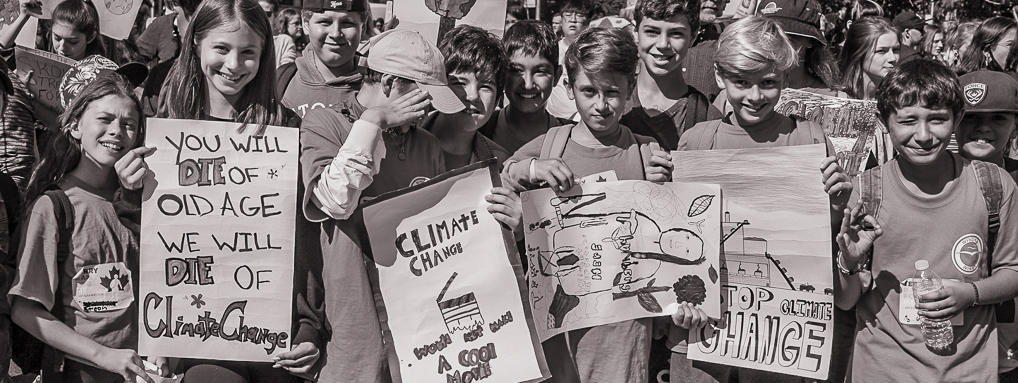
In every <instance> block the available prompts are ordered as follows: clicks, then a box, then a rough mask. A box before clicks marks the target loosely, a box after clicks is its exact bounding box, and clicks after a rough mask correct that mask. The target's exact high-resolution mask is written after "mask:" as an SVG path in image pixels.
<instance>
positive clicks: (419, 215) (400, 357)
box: [364, 161, 550, 383]
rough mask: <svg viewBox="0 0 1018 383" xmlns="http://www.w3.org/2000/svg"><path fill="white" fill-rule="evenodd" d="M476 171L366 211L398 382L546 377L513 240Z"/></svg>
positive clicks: (484, 174) (486, 167)
mask: <svg viewBox="0 0 1018 383" xmlns="http://www.w3.org/2000/svg"><path fill="white" fill-rule="evenodd" d="M495 166H496V164H495V162H494V161H486V162H482V163H477V164H474V165H471V166H468V167H465V168H462V169H459V170H456V171H453V172H449V173H446V174H444V175H442V176H440V177H437V178H434V179H432V180H430V181H427V182H425V183H422V184H419V185H416V186H412V187H410V188H407V189H403V190H399V191H395V192H392V193H389V194H385V195H382V196H380V197H378V198H376V199H374V200H372V201H371V202H370V203H369V204H366V205H364V226H365V227H366V228H367V232H368V237H369V238H370V242H371V251H372V254H373V259H374V262H370V265H371V267H370V271H369V276H370V277H371V283H372V285H373V286H372V287H373V289H374V290H375V297H376V299H377V300H378V302H377V306H378V316H379V318H380V319H381V324H382V330H383V335H384V337H385V340H386V342H385V343H386V347H387V349H388V353H389V366H390V370H391V372H392V377H393V380H394V381H396V382H401V381H413V382H441V383H447V382H457V383H466V382H472V381H476V380H481V379H484V380H483V381H485V382H488V381H490V382H525V381H539V380H543V379H544V378H547V377H549V376H550V374H549V373H548V368H547V366H546V364H545V362H544V353H543V351H542V349H541V347H540V345H538V341H537V334H536V333H535V332H534V330H533V323H532V318H533V316H532V315H531V313H530V307H529V306H528V305H526V304H525V303H524V299H523V295H524V290H523V289H524V285H525V283H524V280H523V268H522V266H521V264H520V260H519V256H518V255H517V254H516V246H515V242H514V241H513V238H512V234H511V233H509V232H508V231H507V230H505V229H503V228H502V227H501V226H500V224H499V223H498V221H496V220H495V218H494V217H493V216H492V215H491V214H490V213H488V211H487V207H488V205H489V204H488V202H486V201H485V200H484V197H485V196H486V195H488V194H489V193H490V190H491V188H492V185H495V184H497V182H498V181H499V176H498V172H497V171H496V170H495Z"/></svg>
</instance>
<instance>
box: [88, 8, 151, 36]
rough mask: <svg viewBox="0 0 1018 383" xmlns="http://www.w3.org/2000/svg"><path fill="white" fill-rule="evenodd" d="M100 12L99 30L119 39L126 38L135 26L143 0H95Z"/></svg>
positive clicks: (97, 9)
mask: <svg viewBox="0 0 1018 383" xmlns="http://www.w3.org/2000/svg"><path fill="white" fill-rule="evenodd" d="M92 4H95V9H96V11H98V12H99V31H101V32H102V34H104V35H106V36H109V37H112V38H114V39H117V40H123V39H126V38H127V37H128V36H130V35H131V28H134V20H135V18H136V17H137V16H138V10H139V9H141V0H93V1H92Z"/></svg>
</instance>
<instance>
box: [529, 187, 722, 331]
mask: <svg viewBox="0 0 1018 383" xmlns="http://www.w3.org/2000/svg"><path fill="white" fill-rule="evenodd" d="M522 198H523V217H524V230H525V233H526V237H527V257H528V259H529V265H530V271H529V272H528V277H529V278H530V304H531V305H532V306H533V307H534V315H535V316H534V317H535V319H536V323H537V331H538V333H539V334H540V335H541V341H545V340H547V339H548V338H551V337H552V336H555V335H557V334H561V333H563V332H566V331H570V330H576V329H581V328H587V327H592V326H598V325H603V324H609V323H615V322H620V321H624V320H631V319H638V318H646V317H651V316H660V315H670V314H674V313H675V312H676V310H677V309H678V305H679V303H680V302H688V303H692V304H694V305H696V306H699V307H700V308H701V309H703V311H704V312H706V313H707V315H709V316H711V317H714V318H718V317H720V315H721V303H720V298H719V297H720V296H721V284H720V281H719V279H718V267H719V266H720V265H719V263H718V253H719V249H718V238H720V236H721V234H720V227H721V190H720V188H719V187H718V185H706V184H682V183H665V184H656V183H653V182H648V181H616V182H590V183H584V184H582V185H578V186H576V187H574V188H573V189H571V190H569V191H568V192H565V193H559V194H556V193H555V192H553V191H552V190H551V189H540V190H534V191H529V192H525V193H524V194H523V196H522Z"/></svg>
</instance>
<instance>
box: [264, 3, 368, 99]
mask: <svg viewBox="0 0 1018 383" xmlns="http://www.w3.org/2000/svg"><path fill="white" fill-rule="evenodd" d="M301 19H302V20H303V21H304V30H305V31H307V34H308V39H309V43H308V45H307V47H306V48H304V52H302V53H301V54H300V57H297V59H296V60H295V61H294V63H292V64H287V65H283V66H281V67H279V68H278V69H276V92H277V94H279V99H280V100H281V101H282V103H283V106H286V107H287V108H290V109H293V111H294V112H296V113H297V116H300V117H301V118H303V117H304V116H305V115H306V114H307V113H308V111H310V110H311V109H317V108H336V105H339V104H340V102H339V101H341V100H346V99H348V98H349V97H350V96H351V95H352V94H353V92H355V91H356V90H357V89H360V87H361V82H362V81H363V80H364V65H363V62H362V60H360V59H358V56H356V55H355V54H356V52H357V47H358V46H359V45H360V43H361V37H362V34H363V32H364V23H370V22H371V19H370V16H369V10H368V4H367V0H305V1H304V9H303V10H302V11H301ZM351 112H352V113H353V114H354V118H356V116H357V115H360V112H363V109H360V110H352V111H351Z"/></svg>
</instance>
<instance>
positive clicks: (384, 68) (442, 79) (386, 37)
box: [368, 29, 466, 114]
mask: <svg viewBox="0 0 1018 383" xmlns="http://www.w3.org/2000/svg"><path fill="white" fill-rule="evenodd" d="M370 44H371V46H370V48H369V50H368V68H370V69H371V70H373V71H375V72H380V73H385V74H390V75H393V76H397V77H402V78H405V79H407V80H412V81H413V82H416V83H417V86H418V87H420V88H421V90H423V91H425V92H428V94H430V95H431V105H432V106H434V107H435V109H438V111H439V112H442V113H445V114H453V113H457V112H459V111H461V110H463V109H465V108H466V106H465V105H463V101H460V99H459V97H457V96H456V93H454V92H453V91H452V89H450V88H449V83H448V80H447V79H446V73H445V57H444V56H442V51H439V50H438V47H436V46H435V45H434V44H432V43H430V42H428V40H426V39H425V38H424V36H421V34H420V33H417V32H415V31H411V30H406V29H392V30H388V31H385V32H384V33H382V34H380V35H378V36H375V38H373V39H371V43H370Z"/></svg>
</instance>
